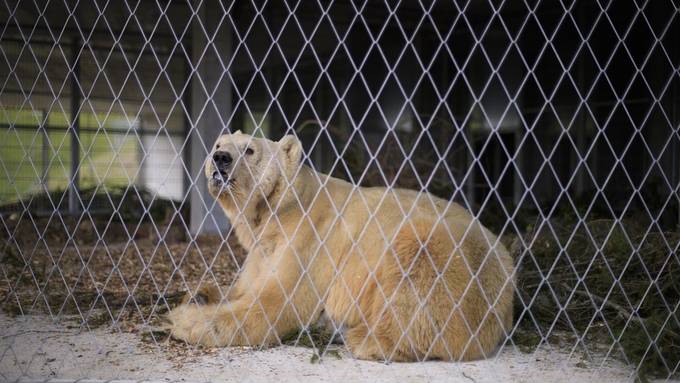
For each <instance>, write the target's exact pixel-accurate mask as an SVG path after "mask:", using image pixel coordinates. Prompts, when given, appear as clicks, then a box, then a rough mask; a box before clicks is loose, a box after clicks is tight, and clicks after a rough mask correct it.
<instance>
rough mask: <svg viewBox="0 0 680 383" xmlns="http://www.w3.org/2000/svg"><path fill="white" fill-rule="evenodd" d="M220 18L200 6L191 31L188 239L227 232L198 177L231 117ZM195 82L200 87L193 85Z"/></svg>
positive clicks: (227, 31)
mask: <svg viewBox="0 0 680 383" xmlns="http://www.w3.org/2000/svg"><path fill="white" fill-rule="evenodd" d="M222 16H223V8H222V7H221V6H220V4H219V3H218V0H207V1H204V2H203V4H202V5H201V8H200V9H199V10H198V12H197V17H196V18H195V19H194V20H193V26H192V31H191V45H192V47H191V52H192V61H193V63H192V66H193V67H194V69H195V71H194V73H193V75H192V81H191V108H190V110H191V123H192V124H193V126H192V127H191V131H190V140H191V141H190V150H191V154H190V170H191V181H192V183H191V184H190V196H191V200H190V203H191V218H190V221H191V222H190V225H189V226H190V230H191V233H192V235H195V234H209V233H219V232H225V231H226V230H227V229H228V227H229V222H228V221H227V219H226V217H225V215H224V213H223V212H222V209H221V208H220V206H219V205H218V204H216V203H214V199H213V197H212V196H211V195H210V194H209V193H208V185H207V182H206V179H205V176H204V175H203V166H204V163H205V159H206V158H207V156H208V154H209V153H210V151H211V150H212V145H213V143H214V142H215V139H216V138H217V137H218V136H219V135H220V134H222V133H223V132H227V131H228V127H227V126H225V125H226V123H227V121H228V120H229V118H230V116H231V83H230V80H229V76H227V75H226V74H225V73H224V68H223V65H222V63H225V65H226V63H227V62H228V61H229V58H230V56H231V28H230V26H229V21H228V20H229V19H228V18H225V19H224V20H223V21H222V23H221V24H220V19H222ZM201 26H202V27H203V28H201ZM204 52H205V53H204ZM220 61H221V62H220ZM199 77H200V79H201V81H198V78H199Z"/></svg>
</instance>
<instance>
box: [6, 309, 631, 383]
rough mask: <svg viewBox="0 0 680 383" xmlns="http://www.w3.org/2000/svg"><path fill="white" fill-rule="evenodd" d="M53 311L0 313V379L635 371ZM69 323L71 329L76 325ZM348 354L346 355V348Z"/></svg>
mask: <svg viewBox="0 0 680 383" xmlns="http://www.w3.org/2000/svg"><path fill="white" fill-rule="evenodd" d="M65 324H66V323H65V322H64V321H62V322H60V324H59V325H55V324H53V323H52V322H51V321H50V320H49V318H48V317H46V316H35V315H34V316H27V317H20V318H10V317H8V316H6V315H4V314H0V337H1V338H0V339H1V340H0V342H1V343H0V381H5V380H7V381H14V380H17V379H19V378H22V379H29V378H31V379H41V380H45V379H71V380H77V379H82V378H89V379H97V380H107V381H108V380H115V379H123V380H134V381H139V380H147V381H163V382H168V381H201V382H203V381H221V382H232V381H233V382H236V381H239V382H241V381H252V382H259V381H281V382H288V381H294V382H296V381H300V382H319V381H324V382H326V381H327V382H335V381H338V382H340V381H341V382H350V381H351V382H355V381H358V382H362V381H366V382H369V381H370V382H382V381H400V382H429V381H449V382H467V383H470V382H499V381H500V382H505V381H512V382H622V381H630V380H632V379H633V375H632V369H631V368H630V367H627V366H625V365H623V364H622V363H620V362H617V361H614V360H611V359H607V360H606V361H604V362H603V361H602V360H601V359H600V360H585V359H584V358H583V357H582V356H581V355H577V354H573V355H571V356H570V355H569V353H568V352H567V351H562V350H556V349H554V348H553V349H548V348H541V349H539V350H538V351H536V352H535V353H531V354H526V353H522V352H520V351H519V350H516V349H514V347H506V348H505V349H504V350H503V351H502V352H500V353H498V355H496V356H495V357H493V358H491V359H489V360H482V361H475V362H468V363H449V362H437V361H432V362H426V363H391V364H384V363H378V362H367V361H359V360H355V359H352V358H351V357H349V356H348V355H346V353H345V354H344V355H342V357H341V358H339V359H338V358H337V357H333V356H326V357H325V358H323V359H322V360H321V362H317V361H316V360H315V358H314V354H313V351H312V350H311V349H308V348H301V347H289V346H283V347H277V348H272V349H268V350H251V349H237V348H225V349H213V350H196V349H193V348H191V347H188V346H185V345H179V346H181V347H179V348H178V347H177V345H176V346H175V347H172V348H171V349H164V348H163V346H162V344H161V345H156V344H153V343H149V342H148V341H143V340H142V338H141V337H140V336H139V335H138V334H132V333H124V332H114V331H111V330H110V329H107V328H104V327H102V328H98V329H94V330H91V331H81V330H80V329H79V328H78V326H73V325H72V326H68V325H65ZM69 327H70V328H69ZM341 354H343V353H342V352H341Z"/></svg>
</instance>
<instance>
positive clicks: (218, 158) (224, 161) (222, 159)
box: [213, 152, 232, 167]
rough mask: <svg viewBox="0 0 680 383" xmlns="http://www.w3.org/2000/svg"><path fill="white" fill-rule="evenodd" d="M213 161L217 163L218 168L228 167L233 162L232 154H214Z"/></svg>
mask: <svg viewBox="0 0 680 383" xmlns="http://www.w3.org/2000/svg"><path fill="white" fill-rule="evenodd" d="M213 161H215V165H217V166H218V167H221V166H228V165H229V164H231V161H232V158H231V154H229V152H215V154H213Z"/></svg>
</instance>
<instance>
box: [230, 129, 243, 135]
mask: <svg viewBox="0 0 680 383" xmlns="http://www.w3.org/2000/svg"><path fill="white" fill-rule="evenodd" d="M232 134H243V133H241V130H240V129H239V130H237V131H235V132H233V133H232Z"/></svg>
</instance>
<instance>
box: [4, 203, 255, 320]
mask: <svg viewBox="0 0 680 383" xmlns="http://www.w3.org/2000/svg"><path fill="white" fill-rule="evenodd" d="M5 223H8V231H9V232H11V233H13V235H12V236H11V237H10V238H9V239H4V241H3V243H1V244H0V246H1V247H2V250H3V251H2V253H3V257H2V262H1V263H0V270H1V272H2V279H3V282H2V284H0V304H1V306H0V308H1V309H2V311H4V312H6V313H9V314H14V315H20V314H30V313H48V314H51V315H54V316H57V315H78V316H80V317H81V320H82V321H83V323H86V324H87V325H88V326H90V327H94V328H96V327H98V326H99V325H103V324H107V325H110V324H113V325H114V326H121V327H124V328H134V325H135V324H138V323H143V322H149V321H151V320H153V319H154V317H157V316H158V315H159V314H162V313H164V312H166V311H167V310H168V309H169V308H170V307H173V306H174V305H175V304H177V302H178V301H179V300H180V299H181V298H182V297H183V296H184V293H185V292H187V291H195V290H196V289H197V288H199V287H200V286H201V285H203V284H211V285H212V284H219V285H222V286H228V285H229V283H230V282H231V281H232V280H233V278H234V275H235V274H236V272H237V271H238V267H239V264H240V262H242V261H243V259H244V257H245V254H244V251H243V249H242V248H241V247H240V246H239V245H238V244H237V243H236V241H235V240H232V239H229V240H226V241H223V239H222V238H221V237H220V236H203V237H198V239H196V240H194V241H192V240H190V239H189V238H186V235H185V234H184V233H185V232H186V230H185V228H184V227H182V225H181V220H179V219H174V220H173V222H171V223H169V224H167V223H166V224H158V225H154V224H152V223H150V222H140V223H137V224H134V223H132V224H122V223H120V222H115V221H110V220H107V219H105V218H95V219H92V220H90V219H88V218H87V217H86V218H84V219H82V220H80V221H78V220H76V219H75V218H71V217H57V216H55V217H52V218H40V219H36V218H31V217H22V218H21V219H17V218H16V217H10V219H7V220H5ZM69 232H71V233H74V234H73V235H72V236H70V235H69ZM27 265H29V266H27Z"/></svg>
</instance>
